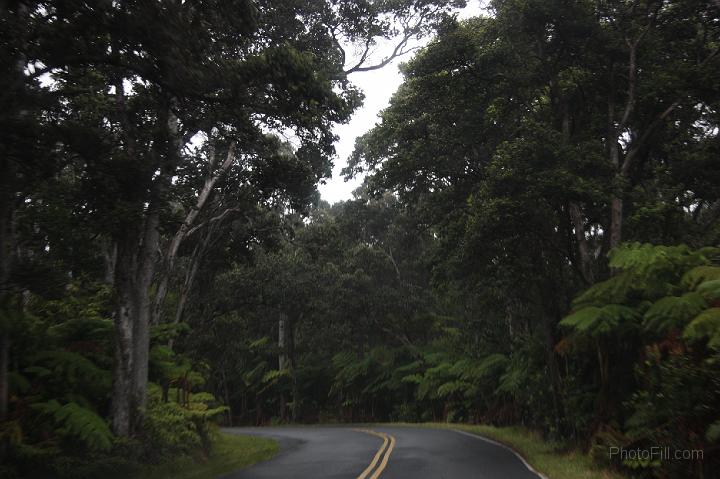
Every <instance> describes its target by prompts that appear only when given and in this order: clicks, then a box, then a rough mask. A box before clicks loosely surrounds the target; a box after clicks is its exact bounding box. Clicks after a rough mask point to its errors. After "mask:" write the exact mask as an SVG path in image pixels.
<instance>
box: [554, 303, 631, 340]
mask: <svg viewBox="0 0 720 479" xmlns="http://www.w3.org/2000/svg"><path fill="white" fill-rule="evenodd" d="M639 316H640V314H639V313H638V312H637V311H636V310H635V309H633V308H630V307H628V306H623V305H620V304H608V305H607V306H601V307H598V306H588V307H586V308H582V309H580V310H579V311H576V312H574V313H572V314H571V315H569V316H566V317H565V318H563V319H562V321H560V326H563V327H565V328H568V329H571V330H573V331H574V332H576V333H577V334H579V335H581V336H588V337H598V336H605V335H609V334H611V333H614V332H615V331H616V330H617V329H618V328H620V327H621V326H625V325H627V324H632V323H634V322H635V321H636V320H637V319H638V318H639Z"/></svg>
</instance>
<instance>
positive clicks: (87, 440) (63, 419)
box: [31, 399, 113, 451]
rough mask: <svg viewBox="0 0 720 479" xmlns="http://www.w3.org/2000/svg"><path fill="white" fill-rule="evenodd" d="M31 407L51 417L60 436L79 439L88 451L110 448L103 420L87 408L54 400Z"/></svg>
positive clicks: (110, 436) (109, 440)
mask: <svg viewBox="0 0 720 479" xmlns="http://www.w3.org/2000/svg"><path fill="white" fill-rule="evenodd" d="M31 407H32V408H33V409H36V410H38V411H39V412H40V413H41V414H44V415H48V416H50V417H52V419H53V421H54V423H55V425H56V427H57V431H58V433H60V434H61V435H64V436H70V437H74V438H76V439H79V440H80V441H82V442H83V443H84V444H85V445H86V446H87V447H89V448H90V449H95V450H103V451H106V450H108V449H110V448H111V447H112V440H113V434H112V432H110V428H109V427H108V425H107V424H106V423H105V420H103V418H101V417H100V416H98V415H97V414H96V413H95V412H93V411H91V410H90V409H88V408H84V407H82V406H80V405H79V404H77V403H74V402H69V403H67V404H65V405H61V404H60V403H59V402H58V401H56V400H55V399H52V400H50V401H47V402H42V403H36V404H33V405H32V406H31Z"/></svg>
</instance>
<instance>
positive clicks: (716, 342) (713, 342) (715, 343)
mask: <svg viewBox="0 0 720 479" xmlns="http://www.w3.org/2000/svg"><path fill="white" fill-rule="evenodd" d="M683 338H684V339H685V340H686V341H690V342H695V341H699V340H707V345H708V347H710V348H715V349H720V308H710V309H707V310H705V311H703V312H702V313H700V314H699V315H697V317H695V319H693V320H692V321H691V322H690V324H688V325H687V327H686V328H685V331H683Z"/></svg>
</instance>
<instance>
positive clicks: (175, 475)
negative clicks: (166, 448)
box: [138, 433, 279, 479]
mask: <svg viewBox="0 0 720 479" xmlns="http://www.w3.org/2000/svg"><path fill="white" fill-rule="evenodd" d="M278 450H279V447H278V443H277V441H275V440H273V439H269V438H263V437H254V436H233V435H229V434H224V433H221V434H220V435H219V437H218V439H217V441H216V443H215V444H214V447H213V450H212V453H211V455H210V457H209V458H207V460H205V461H199V460H197V459H194V458H190V457H185V458H182V459H179V460H177V461H174V462H172V463H167V464H161V465H159V466H153V467H149V468H147V469H146V470H145V471H144V473H143V474H142V475H141V476H139V478H138V479H170V478H172V479H216V478H217V477H219V476H222V475H224V474H227V473H229V472H233V471H237V470H238V469H242V468H245V467H248V466H250V465H252V464H255V463H256V462H260V461H267V460H268V459H270V458H272V457H273V456H274V455H275V454H277V453H278Z"/></svg>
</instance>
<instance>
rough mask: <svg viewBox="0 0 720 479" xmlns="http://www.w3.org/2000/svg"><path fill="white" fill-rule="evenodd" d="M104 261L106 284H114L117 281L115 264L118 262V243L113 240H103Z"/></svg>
mask: <svg viewBox="0 0 720 479" xmlns="http://www.w3.org/2000/svg"><path fill="white" fill-rule="evenodd" d="M102 247H103V262H104V263H105V277H104V282H105V284H107V285H109V286H112V285H113V284H114V282H115V264H116V263H117V243H116V242H115V241H112V240H105V241H103V242H102Z"/></svg>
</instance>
